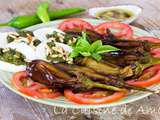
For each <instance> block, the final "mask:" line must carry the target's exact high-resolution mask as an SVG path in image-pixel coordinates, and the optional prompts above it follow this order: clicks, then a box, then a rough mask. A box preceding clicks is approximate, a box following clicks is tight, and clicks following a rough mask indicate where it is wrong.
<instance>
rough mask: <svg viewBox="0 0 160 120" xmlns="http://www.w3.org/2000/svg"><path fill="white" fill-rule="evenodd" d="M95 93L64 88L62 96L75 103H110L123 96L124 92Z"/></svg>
mask: <svg viewBox="0 0 160 120" xmlns="http://www.w3.org/2000/svg"><path fill="white" fill-rule="evenodd" d="M95 94H96V93H94V95H93V93H92V94H86V93H73V92H72V91H71V90H68V89H67V90H64V96H65V97H66V98H67V99H68V100H70V101H72V102H75V103H78V104H103V103H111V102H115V101H118V100H120V99H121V98H123V97H124V96H125V93H124V92H115V93H113V94H111V95H105V96H104V94H102V95H100V94H98V95H95Z"/></svg>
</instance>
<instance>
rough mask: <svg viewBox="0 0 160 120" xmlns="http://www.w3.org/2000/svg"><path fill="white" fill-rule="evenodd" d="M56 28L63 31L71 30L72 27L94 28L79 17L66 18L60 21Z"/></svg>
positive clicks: (80, 28)
mask: <svg viewBox="0 0 160 120" xmlns="http://www.w3.org/2000/svg"><path fill="white" fill-rule="evenodd" d="M58 28H59V29H61V30H63V31H65V30H73V29H78V30H84V29H91V30H93V29H94V27H93V26H92V25H91V24H90V23H89V22H86V21H84V20H82V19H80V18H72V19H67V20H65V21H63V22H62V23H60V24H59V27H58Z"/></svg>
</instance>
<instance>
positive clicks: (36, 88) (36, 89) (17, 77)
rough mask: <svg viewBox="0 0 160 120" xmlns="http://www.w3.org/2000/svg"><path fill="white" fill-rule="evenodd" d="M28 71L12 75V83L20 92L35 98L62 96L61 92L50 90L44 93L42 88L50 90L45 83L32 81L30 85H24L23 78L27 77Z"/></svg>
mask: <svg viewBox="0 0 160 120" xmlns="http://www.w3.org/2000/svg"><path fill="white" fill-rule="evenodd" d="M27 77H28V73H27V72H26V71H21V72H17V73H15V74H14V75H13V77H12V81H11V82H12V84H13V85H14V87H15V88H16V89H18V90H19V91H20V92H22V93H24V94H26V95H28V96H31V97H35V98H55V97H58V96H61V93H60V92H49V93H43V92H41V91H40V90H41V89H46V90H49V89H48V88H47V87H46V86H45V85H42V84H40V83H37V82H31V83H30V86H24V85H23V84H22V81H21V80H22V78H27Z"/></svg>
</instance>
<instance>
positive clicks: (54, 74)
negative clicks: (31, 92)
mask: <svg viewBox="0 0 160 120" xmlns="http://www.w3.org/2000/svg"><path fill="white" fill-rule="evenodd" d="M26 70H27V72H28V73H29V77H30V78H31V79H32V80H34V81H36V82H39V83H42V84H45V85H47V86H52V85H53V83H54V80H56V79H63V80H67V79H70V76H69V75H68V74H67V73H65V72H63V71H61V70H59V69H58V68H56V67H55V66H53V65H52V64H50V63H48V62H45V61H42V60H34V61H32V62H29V63H28V65H27V68H26Z"/></svg>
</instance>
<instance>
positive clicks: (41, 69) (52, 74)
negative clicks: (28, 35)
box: [27, 60, 151, 92]
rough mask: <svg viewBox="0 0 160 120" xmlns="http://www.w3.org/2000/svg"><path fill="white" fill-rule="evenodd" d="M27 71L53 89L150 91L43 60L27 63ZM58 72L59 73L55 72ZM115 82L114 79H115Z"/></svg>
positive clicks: (32, 77) (33, 77) (33, 78)
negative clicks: (70, 69) (95, 78)
mask: <svg viewBox="0 0 160 120" xmlns="http://www.w3.org/2000/svg"><path fill="white" fill-rule="evenodd" d="M27 72H28V73H29V77H30V78H31V79H32V80H33V81H36V82H39V83H42V84H45V85H47V86H50V87H51V88H54V89H59V90H63V89H65V88H69V89H72V90H73V91H76V92H79V91H88V90H91V89H93V88H98V89H106V90H110V91H126V90H127V89H136V90H141V91H150V90H147V89H145V88H139V87H134V86H130V85H127V84H126V83H125V84H124V83H123V88H121V87H122V86H121V87H116V86H115V85H110V84H107V82H106V83H105V82H100V81H94V80H92V79H91V78H90V77H88V76H86V75H84V73H82V72H79V71H74V69H73V70H72V71H68V72H69V73H67V72H64V71H62V70H61V69H59V68H58V67H57V66H55V64H50V63H48V62H45V61H41V60H35V61H32V62H30V63H29V64H28V66H27ZM57 73H60V74H57ZM115 82H116V81H115ZM150 92H151V91H150Z"/></svg>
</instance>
